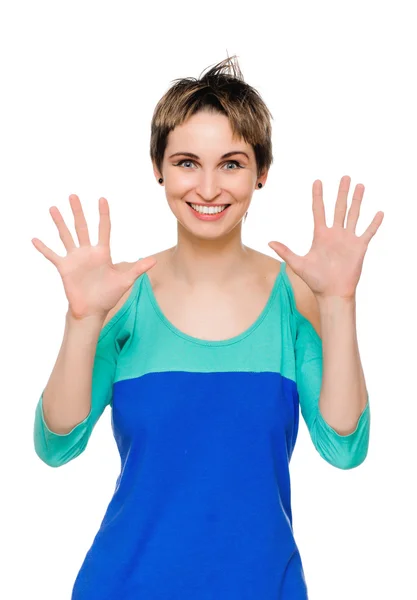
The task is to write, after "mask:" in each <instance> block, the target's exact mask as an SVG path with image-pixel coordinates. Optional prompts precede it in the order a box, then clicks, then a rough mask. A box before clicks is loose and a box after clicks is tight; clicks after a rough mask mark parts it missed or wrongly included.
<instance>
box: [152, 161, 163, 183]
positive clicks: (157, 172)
mask: <svg viewBox="0 0 417 600" xmlns="http://www.w3.org/2000/svg"><path fill="white" fill-rule="evenodd" d="M152 168H153V173H154V175H155V178H156V180H157V181H158V179H159V178H160V177H162V173H161V172H160V171H159V169H158V168H157V166H156V164H155V163H154V162H152Z"/></svg>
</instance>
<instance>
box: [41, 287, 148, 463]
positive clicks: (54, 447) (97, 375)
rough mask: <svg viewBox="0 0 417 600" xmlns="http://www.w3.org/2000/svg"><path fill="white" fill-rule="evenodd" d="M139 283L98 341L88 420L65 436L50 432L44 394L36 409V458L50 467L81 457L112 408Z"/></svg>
mask: <svg viewBox="0 0 417 600" xmlns="http://www.w3.org/2000/svg"><path fill="white" fill-rule="evenodd" d="M139 283H140V282H139V279H137V280H136V282H135V284H134V286H133V289H132V291H131V293H130V295H129V297H128V299H127V300H126V302H125V303H124V304H123V306H122V307H121V308H120V309H119V310H118V311H117V312H116V313H115V314H114V315H113V317H112V318H111V319H110V320H109V321H108V322H107V323H106V324H105V326H104V327H103V329H102V330H101V332H100V336H99V338H98V341H97V347H96V353H95V358H94V364H93V372H92V383H91V409H90V413H89V414H88V416H87V417H86V418H85V419H84V420H83V421H81V422H80V423H78V424H77V425H76V426H75V427H73V429H72V430H71V431H69V432H68V433H66V434H60V433H56V432H54V431H51V430H50V429H49V427H48V426H47V424H46V422H45V417H44V412H43V393H44V391H43V392H42V394H41V396H40V398H39V401H38V403H37V406H36V409H35V419H34V428H33V440H34V447H35V451H36V454H37V455H38V456H39V458H40V459H41V460H42V461H43V462H44V463H46V464H47V465H49V466H51V467H60V466H62V465H64V464H66V463H68V462H69V461H70V460H73V459H74V458H76V457H77V456H79V455H80V454H81V453H82V452H83V451H84V450H85V448H86V446H87V444H88V440H89V439H90V436H91V433H92V431H93V429H94V427H95V425H96V423H97V421H98V420H99V418H100V417H101V415H102V413H103V412H104V409H105V408H106V406H107V405H109V404H111V401H112V396H113V382H114V378H115V373H116V368H117V361H118V357H119V354H120V352H121V350H122V348H123V347H124V344H125V343H126V342H127V340H128V339H129V337H130V333H131V329H132V326H133V323H134V315H135V310H134V308H135V306H136V302H135V300H136V296H137V293H138V287H139Z"/></svg>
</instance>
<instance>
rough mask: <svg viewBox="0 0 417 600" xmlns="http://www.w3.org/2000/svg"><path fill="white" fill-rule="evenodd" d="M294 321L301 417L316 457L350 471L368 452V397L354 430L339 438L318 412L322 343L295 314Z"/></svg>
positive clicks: (311, 328) (313, 331)
mask: <svg viewBox="0 0 417 600" xmlns="http://www.w3.org/2000/svg"><path fill="white" fill-rule="evenodd" d="M296 320H297V328H296V329H297V334H296V341H295V360H296V382H297V391H298V396H299V401H300V409H301V414H302V416H303V419H304V421H305V423H306V425H307V428H308V430H309V433H310V437H311V439H312V441H313V444H314V447H315V448H316V450H317V451H318V453H319V454H320V456H322V457H323V458H324V460H326V461H327V462H328V463H330V464H331V465H333V466H335V467H338V468H339V469H353V468H354V467H357V466H358V465H360V464H361V463H362V462H363V461H364V460H365V458H366V455H367V452H368V445H369V433H370V407H369V397H368V400H367V404H366V406H365V408H364V410H363V412H362V414H361V415H360V417H359V420H358V423H357V426H356V429H355V430H354V431H353V432H351V433H350V434H348V435H340V434H339V433H338V432H337V431H335V429H333V427H331V426H330V425H329V424H328V423H327V422H326V421H325V420H324V417H323V415H322V414H321V412H320V408H319V398H320V391H321V385H322V373H323V348H322V341H321V338H320V336H319V335H318V334H317V332H316V331H315V329H314V327H313V326H312V324H311V323H310V322H309V321H308V320H307V319H306V318H305V317H304V316H303V315H301V313H299V312H298V311H296Z"/></svg>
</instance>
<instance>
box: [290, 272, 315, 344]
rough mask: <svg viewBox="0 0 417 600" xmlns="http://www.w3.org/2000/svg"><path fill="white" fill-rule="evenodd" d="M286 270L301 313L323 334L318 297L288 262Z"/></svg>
mask: <svg viewBox="0 0 417 600" xmlns="http://www.w3.org/2000/svg"><path fill="white" fill-rule="evenodd" d="M286 271H287V275H288V279H289V280H290V282H291V285H292V288H293V292H294V297H295V304H296V307H297V310H298V312H299V313H301V314H302V315H303V317H305V318H306V319H307V320H308V321H310V323H311V325H312V326H313V327H314V329H315V330H316V332H317V334H318V335H319V336H320V335H321V329H320V311H319V305H318V302H317V299H316V297H315V295H314V294H313V292H312V291H311V289H310V288H309V286H308V285H307V284H306V283H305V281H304V280H303V279H301V277H299V276H298V275H297V274H296V273H295V272H294V271H293V270H292V269H291V267H290V266H289V264H288V263H287V266H286Z"/></svg>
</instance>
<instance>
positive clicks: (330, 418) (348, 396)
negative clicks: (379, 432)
mask: <svg viewBox="0 0 417 600" xmlns="http://www.w3.org/2000/svg"><path fill="white" fill-rule="evenodd" d="M318 303H319V308H320V322H321V338H322V347H323V380H322V387H321V393H320V400H319V408H320V412H321V414H322V416H323V418H324V420H325V421H326V422H327V423H328V424H329V425H330V426H331V427H332V428H333V429H334V430H335V431H336V432H337V433H339V434H340V435H348V434H350V433H352V432H353V431H354V430H355V429H356V426H357V423H358V419H359V417H360V415H361V414H362V412H363V410H364V409H365V406H366V403H367V395H368V393H367V389H366V383H365V377H364V373H363V369H362V364H361V360H360V355H359V348H358V340H357V333H356V301H355V300H354V299H351V300H345V299H343V298H338V297H332V298H325V299H322V300H318Z"/></svg>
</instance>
